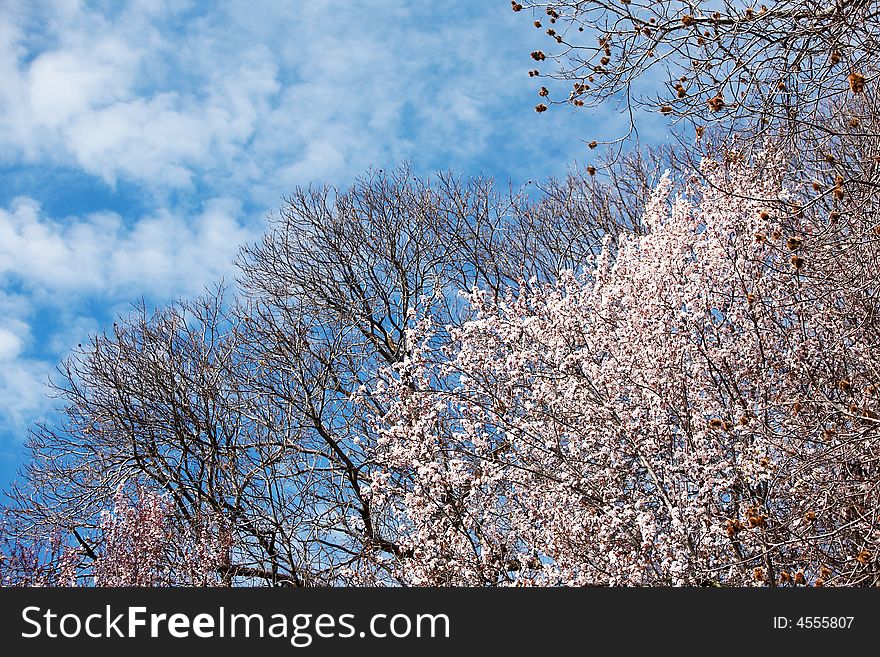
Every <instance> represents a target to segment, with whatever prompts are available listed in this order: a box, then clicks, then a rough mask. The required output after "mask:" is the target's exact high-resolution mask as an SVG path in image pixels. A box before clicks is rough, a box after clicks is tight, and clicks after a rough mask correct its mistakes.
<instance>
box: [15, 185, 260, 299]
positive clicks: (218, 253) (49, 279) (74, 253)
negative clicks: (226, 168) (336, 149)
mask: <svg viewBox="0 0 880 657" xmlns="http://www.w3.org/2000/svg"><path fill="white" fill-rule="evenodd" d="M255 224H256V222H254V224H251V225H250V226H247V225H246V224H245V223H244V222H243V220H242V218H241V210H240V204H239V203H238V202H237V201H235V200H232V199H228V198H216V199H210V200H208V201H206V202H205V204H204V208H203V210H202V211H201V212H199V213H197V214H195V215H194V216H180V215H177V214H175V213H174V212H171V211H169V210H165V209H160V210H158V211H156V212H155V213H154V214H151V215H148V216H145V217H142V218H140V219H138V220H136V221H134V222H131V223H126V222H124V221H123V219H122V217H120V216H119V215H116V214H113V213H94V214H90V215H88V216H86V217H66V218H56V217H47V216H45V215H44V214H43V213H42V210H41V207H40V204H39V203H38V202H37V201H35V200H34V199H31V198H27V197H24V198H17V199H15V200H14V201H13V202H12V204H11V205H10V207H9V208H8V209H4V208H0V281H4V280H6V281H7V282H9V281H15V282H16V283H17V284H18V285H20V286H22V287H23V288H25V289H26V290H28V291H29V293H31V294H35V295H38V296H39V297H41V298H43V299H44V300H46V299H48V301H44V302H54V301H55V300H57V302H58V303H61V302H62V301H63V302H64V303H69V302H70V301H71V296H70V295H71V294H75V295H79V296H83V295H99V296H103V297H107V298H112V297H114V296H119V295H141V294H143V295H147V296H152V297H157V298H162V297H168V296H175V295H184V294H192V293H197V292H198V291H199V290H201V289H202V287H203V286H204V285H206V284H208V283H210V282H211V281H212V280H215V279H217V278H220V277H223V276H228V275H229V274H230V273H231V271H232V267H233V263H234V260H235V256H236V254H237V252H238V246H239V245H240V244H242V243H244V242H246V241H248V240H252V239H254V238H255V237H256V234H257V231H258V230H259V229H260V228H259V226H258V225H255Z"/></svg>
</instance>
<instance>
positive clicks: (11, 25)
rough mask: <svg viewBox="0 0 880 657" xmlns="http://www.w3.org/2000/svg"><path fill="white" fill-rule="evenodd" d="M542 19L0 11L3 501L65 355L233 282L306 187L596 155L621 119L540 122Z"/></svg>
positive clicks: (495, 171)
mask: <svg viewBox="0 0 880 657" xmlns="http://www.w3.org/2000/svg"><path fill="white" fill-rule="evenodd" d="M531 20H532V19H531V18H530V17H529V16H527V15H526V14H525V13H520V14H515V13H513V12H511V11H510V6H509V3H508V2H507V0H492V1H491V2H490V1H489V0H487V1H485V2H474V1H472V0H444V1H443V2H438V3H432V2H421V1H418V2H416V1H413V0H410V1H406V0H360V1H354V0H352V1H350V2H329V1H321V0H302V1H295V2H280V1H279V2H269V1H260V0H247V1H243V2H224V3H222V4H221V3H214V2H191V1H187V0H168V1H163V0H144V1H143V2H136V3H135V2H133V3H131V4H126V3H119V2H115V1H112V0H95V1H93V2H76V1H75V0H59V1H58V2H47V1H43V2H29V1H28V2H25V1H24V0H20V1H15V0H0V80H2V84H0V181H2V182H0V486H3V485H5V484H6V483H7V482H8V481H9V479H10V477H11V476H12V474H13V472H14V470H15V469H16V467H17V466H18V465H20V463H21V461H22V459H23V458H24V451H23V449H22V445H23V442H24V439H25V437H26V434H27V428H28V427H29V426H30V425H32V423H33V422H34V421H35V420H37V419H39V418H41V417H47V416H49V415H50V414H51V412H52V402H51V400H49V399H48V398H47V397H46V392H47V389H46V386H45V383H46V381H47V378H48V376H49V375H50V374H51V373H52V372H53V371H54V367H55V365H56V364H57V363H58V362H59V360H60V359H61V358H62V357H63V356H64V355H65V353H67V352H68V351H69V349H70V348H71V347H72V346H74V345H76V343H77V342H82V341H84V340H85V339H86V337H87V336H88V335H89V333H93V332H96V331H98V330H100V329H101V328H102V327H103V326H105V325H107V324H108V323H110V322H112V320H113V318H114V316H115V315H117V314H118V313H125V312H126V311H127V309H128V308H129V307H130V303H131V302H132V301H133V300H135V299H137V298H139V297H144V298H146V300H147V302H148V303H149V304H153V305H155V304H162V303H164V302H166V301H168V300H170V299H172V298H174V297H180V296H187V295H192V294H194V293H198V292H199V291H200V290H201V289H202V288H203V286H205V285H207V284H209V283H211V282H212V281H215V280H217V279H219V278H220V277H223V276H226V277H227V278H229V277H230V276H231V275H234V272H233V268H232V262H233V260H234V258H235V255H236V253H237V249H238V245H239V244H241V243H243V242H246V241H248V240H253V239H255V238H256V237H257V236H258V235H259V234H260V233H261V232H262V230H263V228H264V225H265V218H266V215H267V213H268V212H270V211H271V210H273V209H274V208H277V207H278V205H279V203H280V198H281V196H282V195H284V194H286V193H288V192H289V191H290V190H291V189H292V188H293V187H294V186H296V185H304V184H308V183H309V182H310V181H320V182H328V183H332V184H337V185H345V184H347V183H349V182H350V181H351V180H352V178H353V177H354V176H355V175H357V174H358V173H359V172H361V171H363V170H364V169H366V168H367V167H369V166H370V165H374V166H376V167H378V168H388V167H391V166H393V165H394V164H395V163H398V162H400V161H402V160H411V161H412V162H413V165H414V167H415V169H416V171H418V172H420V173H428V172H431V171H434V170H437V169H455V170H457V171H460V172H462V173H467V174H476V173H485V174H489V175H493V176H495V177H497V178H500V179H502V180H508V179H509V180H511V181H512V182H513V183H514V184H518V183H522V182H524V181H525V180H527V179H532V178H544V177H547V176H548V175H552V174H562V173H564V172H565V171H566V168H567V167H569V166H570V165H572V163H573V162H575V161H576V160H577V161H579V162H584V161H586V160H587V159H588V155H587V153H588V151H587V149H586V147H585V146H584V144H583V142H582V141H581V140H582V139H584V138H587V137H589V138H590V139H592V138H594V137H595V136H596V135H597V134H601V133H602V132H607V130H611V129H613V128H612V126H613V125H615V124H616V123H617V122H618V120H619V119H618V117H617V116H616V113H615V112H614V110H613V108H611V109H606V110H605V111H604V112H603V113H602V114H600V115H598V117H591V116H589V115H588V114H586V113H580V114H572V113H571V112H569V111H568V110H566V109H560V110H556V111H551V112H546V113H545V114H542V115H539V114H536V113H535V112H534V110H533V107H534V105H535V103H536V102H537V101H538V100H539V98H538V97H537V95H536V88H537V85H536V84H535V81H534V80H530V79H529V78H528V76H527V71H528V70H529V69H531V68H533V66H532V65H533V64H534V62H533V61H532V60H531V59H530V58H529V52H530V51H532V50H535V49H536V48H538V47H540V46H543V45H545V40H546V39H547V37H546V36H543V35H542V34H541V33H539V32H538V31H537V30H535V29H534V28H533V27H532V25H531ZM606 126H607V128H606Z"/></svg>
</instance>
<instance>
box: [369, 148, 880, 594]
mask: <svg viewBox="0 0 880 657" xmlns="http://www.w3.org/2000/svg"><path fill="white" fill-rule="evenodd" d="M784 168H785V163H784V162H781V161H778V160H777V159H774V157H773V156H772V155H767V156H766V159H765V160H764V161H762V162H761V163H759V164H757V165H751V166H747V165H746V164H744V163H742V162H728V163H725V164H721V163H717V162H706V163H704V165H703V169H702V174H703V176H704V178H703V179H702V182H700V181H698V180H693V181H690V182H689V183H688V184H686V185H682V186H681V187H680V188H679V189H676V185H675V184H674V183H673V181H671V180H670V179H669V178H668V177H664V178H663V179H662V180H661V181H660V183H659V184H658V185H657V187H656V189H655V191H654V194H653V196H652V197H651V198H650V199H649V200H648V202H647V204H646V208H645V213H644V224H645V226H646V227H647V232H646V233H645V234H644V235H632V234H628V235H624V236H622V237H621V238H620V239H619V240H618V241H617V242H616V243H611V242H610V241H609V242H608V243H606V244H605V246H604V248H603V249H602V251H601V253H599V254H598V256H597V257H596V258H595V261H593V262H591V263H588V264H587V265H586V266H585V268H584V271H582V272H577V273H575V272H572V273H568V274H565V275H563V276H562V277H560V279H559V280H558V281H557V282H556V283H555V284H553V285H538V284H535V283H524V284H523V285H522V287H521V289H520V290H519V292H518V293H516V294H514V293H511V294H510V295H508V296H507V297H506V298H500V299H499V298H494V297H492V296H490V295H488V294H487V293H485V292H483V291H479V290H477V291H475V292H474V293H473V294H472V296H471V298H470V303H471V306H472V309H473V311H474V313H475V316H474V318H473V319H472V320H471V321H468V322H466V323H464V324H463V325H462V326H460V327H458V328H450V329H449V331H450V332H451V337H452V340H451V342H450V343H449V345H448V346H445V347H438V346H437V345H436V340H435V339H434V336H435V331H434V330H432V328H431V325H430V323H429V322H422V323H420V324H418V325H416V326H414V327H413V329H412V331H411V334H410V343H411V344H412V348H411V350H410V354H409V358H408V359H407V360H406V361H405V362H403V363H401V364H399V365H398V366H396V367H394V368H389V369H386V370H385V371H384V372H383V373H382V374H383V384H382V385H381V386H379V388H378V390H376V391H374V394H375V395H377V396H378V398H379V399H381V400H382V402H383V403H384V407H385V409H386V410H387V412H385V413H384V414H382V415H381V416H378V417H376V420H375V424H376V426H375V429H376V431H377V435H378V439H377V441H376V444H375V447H374V448H373V453H372V457H373V459H374V462H375V463H376V471H375V473H374V474H373V475H372V485H371V486H369V487H368V489H366V490H365V493H366V494H368V495H369V496H370V497H371V500H372V503H373V507H374V509H381V512H379V511H377V514H381V516H382V517H381V518H380V520H381V522H382V523H384V524H385V525H387V526H389V527H393V528H394V530H395V532H396V533H397V534H399V536H400V541H399V545H400V546H401V547H400V550H399V553H398V554H396V555H394V557H393V558H391V559H388V560H386V561H383V566H384V567H386V568H388V569H389V572H390V573H391V574H392V577H393V578H394V579H395V580H396V581H399V582H403V583H406V584H415V585H497V584H516V585H558V584H562V585H708V584H715V585H736V586H743V585H759V586H760V585H792V586H796V585H816V586H821V585H823V584H824V585H864V584H876V583H877V582H878V581H880V565H878V561H877V558H876V555H877V553H878V549H880V522H878V517H877V514H878V509H880V499H878V494H880V464H878V458H880V420H878V417H880V401H878V389H880V351H878V350H877V345H878V341H880V315H878V312H880V307H878V298H880V290H878V286H877V278H876V268H877V265H878V263H880V240H878V238H877V233H876V229H877V226H876V225H875V224H876V218H875V217H876V215H872V214H871V212H870V211H868V210H866V209H864V208H856V207H852V206H851V205H849V204H848V203H847V202H845V201H842V200H840V199H838V200H835V201H834V203H835V206H834V207H833V208H826V210H828V209H830V210H831V211H830V212H824V211H822V212H820V211H819V210H818V209H816V208H813V209H810V210H807V211H805V210H804V209H803V208H801V207H800V206H799V205H798V204H797V199H795V198H793V197H792V196H790V195H789V194H788V193H787V192H786V190H785V189H784V187H783V184H782V182H781V181H782V178H783V171H784ZM380 558H381V556H379V555H377V559H380Z"/></svg>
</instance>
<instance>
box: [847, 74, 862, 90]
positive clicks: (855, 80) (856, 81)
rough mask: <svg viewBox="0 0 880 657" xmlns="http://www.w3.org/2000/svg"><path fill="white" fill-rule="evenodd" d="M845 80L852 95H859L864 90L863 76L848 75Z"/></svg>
mask: <svg viewBox="0 0 880 657" xmlns="http://www.w3.org/2000/svg"><path fill="white" fill-rule="evenodd" d="M846 79H847V81H848V82H849V88H850V89H851V90H852V92H853V93H854V94H860V93H862V92H863V91H864V90H865V76H864V75H862V74H861V73H850V74H849V76H848V77H847V78H846Z"/></svg>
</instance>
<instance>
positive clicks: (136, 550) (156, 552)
mask: <svg viewBox="0 0 880 657" xmlns="http://www.w3.org/2000/svg"><path fill="white" fill-rule="evenodd" d="M172 512H173V509H172V506H171V503H170V502H169V500H168V498H167V497H165V496H163V495H160V494H158V493H155V492H153V491H149V490H146V489H143V488H139V489H138V491H137V499H136V502H135V503H134V504H132V503H130V502H129V500H128V498H127V497H126V495H125V494H124V492H123V490H122V489H121V488H120V489H119V490H118V491H117V494H116V499H115V501H114V509H113V511H112V512H111V511H105V512H104V513H103V516H102V519H101V533H102V535H103V539H104V540H103V548H102V553H101V554H100V555H99V556H98V558H97V559H96V560H95V562H94V564H93V566H92V571H93V573H94V582H95V585H96V586H216V585H218V584H221V583H222V577H221V573H222V567H223V565H224V564H228V562H229V550H230V547H231V546H230V545H229V540H228V538H227V535H226V534H225V533H224V532H222V531H220V530H219V528H218V527H216V526H214V525H213V524H212V523H210V522H196V523H191V525H190V526H191V527H192V529H187V530H186V535H181V524H180V523H178V522H175V521H174V519H173V515H172Z"/></svg>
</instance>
